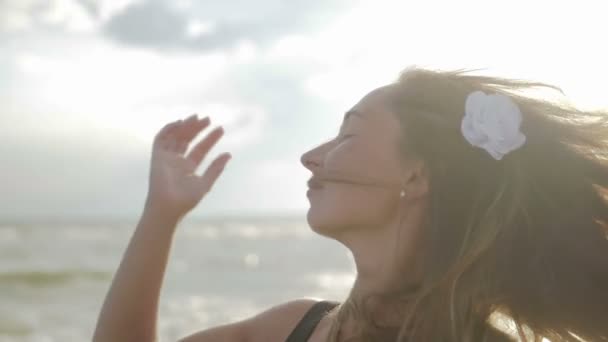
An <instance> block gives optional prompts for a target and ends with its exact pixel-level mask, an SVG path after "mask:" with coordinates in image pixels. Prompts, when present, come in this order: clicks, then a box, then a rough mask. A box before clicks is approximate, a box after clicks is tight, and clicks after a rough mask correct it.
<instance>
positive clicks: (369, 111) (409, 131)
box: [95, 68, 608, 342]
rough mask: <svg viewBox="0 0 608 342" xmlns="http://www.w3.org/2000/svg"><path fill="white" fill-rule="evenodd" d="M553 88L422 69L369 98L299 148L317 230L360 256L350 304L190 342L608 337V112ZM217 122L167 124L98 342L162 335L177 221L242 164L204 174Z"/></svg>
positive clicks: (305, 309) (267, 319)
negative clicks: (334, 129)
mask: <svg viewBox="0 0 608 342" xmlns="http://www.w3.org/2000/svg"><path fill="white" fill-rule="evenodd" d="M538 87H551V86H547V85H544V84H540V83H531V82H524V81H519V80H509V79H502V78H492V77H482V76H474V75H471V74H470V73H466V72H462V71H456V72H439V71H431V70H424V69H419V68H410V69H407V70H405V71H404V72H402V74H401V76H400V77H399V79H398V80H397V81H395V82H394V83H391V84H389V85H387V86H384V87H381V88H378V89H376V90H374V91H372V92H371V93H369V94H368V95H366V96H365V97H364V98H363V99H362V100H361V101H360V102H359V103H357V104H356V105H355V106H354V107H353V108H352V109H351V110H350V111H348V113H347V114H346V115H345V118H344V121H343V124H342V127H341V129H340V132H339V134H338V135H337V137H335V138H333V139H331V140H329V141H327V142H325V143H323V144H321V145H320V146H318V147H316V148H315V149H313V150H311V151H308V152H306V153H305V154H304V155H303V156H302V158H301V160H302V163H303V165H304V166H305V167H306V168H308V169H309V170H310V171H311V172H312V178H311V180H310V181H309V186H310V190H309V192H308V197H309V200H310V210H309V211H308V214H307V219H308V222H309V224H310V227H311V228H312V229H313V230H314V231H315V232H317V233H319V234H322V235H324V236H327V237H330V238H333V239H336V240H337V241H339V242H340V243H342V244H344V246H346V247H347V248H349V249H350V251H351V252H352V254H353V256H354V260H355V263H356V267H357V278H356V281H355V283H354V286H353V288H352V290H351V292H350V294H349V296H348V298H347V299H346V300H345V301H344V303H342V304H340V305H337V304H338V303H331V302H315V301H312V300H304V299H302V300H294V301H292V302H288V303H285V304H282V305H278V306H276V307H273V308H270V309H268V310H267V311H264V312H262V313H260V314H258V315H257V316H255V317H252V318H250V319H247V320H244V321H241V322H236V323H231V324H227V325H223V326H219V327H215V328H211V329H208V330H205V331H202V332H199V333H196V334H194V335H191V336H188V337H186V338H184V339H183V340H182V341H184V342H208V341H285V340H288V341H292V342H293V341H312V342H321V341H346V340H351V341H354V340H357V341H359V340H362V341H475V342H477V341H510V340H513V337H509V336H515V337H517V338H519V339H520V340H526V341H540V340H541V338H542V337H545V338H547V339H549V340H551V341H553V342H556V341H580V340H584V341H608V241H607V236H608V233H607V230H606V222H608V206H607V204H606V201H605V199H604V197H603V194H604V191H605V190H606V187H608V169H607V167H608V166H607V165H606V152H607V151H608V146H607V144H608V115H607V113H605V112H591V111H582V110H579V109H576V108H574V107H572V106H570V105H568V104H566V103H565V102H564V103H561V102H550V101H547V100H544V99H542V98H538V97H533V95H532V94H531V93H530V92H528V93H525V91H527V90H534V89H535V88H538ZM208 125H209V119H203V120H198V119H197V118H196V117H195V116H192V117H190V118H188V119H186V120H184V121H182V120H179V121H178V122H173V123H171V124H169V125H167V126H165V127H164V128H163V129H162V130H161V131H160V132H159V133H158V135H157V136H156V138H155V140H154V148H153V153H152V161H151V173H150V189H149V194H148V199H147V202H146V206H145V209H144V213H143V215H142V217H141V221H140V222H139V224H138V226H137V228H136V230H135V233H134V236H133V238H132V240H131V242H130V244H129V247H128V249H127V251H126V254H125V256H124V259H123V261H122V263H121V265H120V268H119V269H118V272H117V274H116V276H115V279H114V281H113V284H112V287H111V289H110V291H109V293H108V295H107V298H106V301H105V303H104V306H103V309H102V311H101V314H100V317H99V321H98V324H97V330H96V332H95V341H153V340H154V339H155V334H156V316H157V307H158V297H159V293H160V287H161V282H162V278H163V273H164V270H165V265H166V263H167V257H168V254H169V248H170V244H171V239H172V236H173V234H174V232H175V228H176V226H177V224H178V222H179V221H180V219H181V218H183V217H184V215H186V213H188V212H189V211H190V210H191V209H192V208H193V207H195V206H196V204H197V203H198V202H199V201H200V200H201V198H202V197H204V195H205V194H206V193H208V192H209V190H210V189H211V188H212V186H213V184H214V182H215V181H216V179H217V178H218V176H219V175H220V174H221V172H222V170H223V168H224V167H225V165H226V163H227V162H228V160H229V158H230V155H229V154H222V155H220V156H219V157H217V158H216V159H215V160H214V161H213V162H212V163H211V165H210V166H209V168H208V169H207V170H206V171H205V173H204V174H203V175H202V176H200V177H199V176H197V175H194V174H192V173H193V172H194V170H195V169H196V167H197V166H198V165H199V164H200V162H201V160H202V159H203V158H204V157H205V156H206V153H207V151H208V150H209V148H210V147H211V146H213V145H214V144H215V143H216V142H217V141H218V139H220V137H221V135H222V130H221V128H219V129H216V130H214V131H212V132H211V133H209V134H208V136H207V137H206V138H205V139H204V140H202V141H201V142H200V143H199V144H197V145H196V146H194V147H193V148H192V150H191V151H190V152H189V153H188V154H187V155H185V156H184V153H185V152H186V149H187V147H188V144H189V143H190V142H191V141H192V139H193V138H194V137H195V136H196V135H197V134H198V133H199V132H200V131H201V130H202V129H204V128H205V127H206V126H208ZM142 284H145V286H142ZM497 315H502V316H507V317H509V318H510V319H511V322H512V323H514V324H513V326H515V329H512V330H511V331H508V329H507V327H506V326H504V325H500V324H499V323H500V322H499V321H497V319H496V317H499V316H497Z"/></svg>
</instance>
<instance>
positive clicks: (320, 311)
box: [285, 300, 339, 342]
mask: <svg viewBox="0 0 608 342" xmlns="http://www.w3.org/2000/svg"><path fill="white" fill-rule="evenodd" d="M338 304H339V303H337V302H330V301H325V300H324V301H320V302H317V303H315V304H314V305H313V306H312V307H311V308H310V309H308V311H307V312H306V314H305V315H304V317H302V319H301V320H300V322H299V323H298V325H297V326H296V327H295V328H294V329H293V331H292V332H291V334H290V335H289V337H287V340H286V341H285V342H306V341H308V338H309V337H310V335H312V332H313V331H314V330H315V328H316V327H317V324H319V322H320V321H321V319H322V318H323V316H325V314H327V313H328V312H329V311H331V309H333V308H335V307H336V306H337V305H338Z"/></svg>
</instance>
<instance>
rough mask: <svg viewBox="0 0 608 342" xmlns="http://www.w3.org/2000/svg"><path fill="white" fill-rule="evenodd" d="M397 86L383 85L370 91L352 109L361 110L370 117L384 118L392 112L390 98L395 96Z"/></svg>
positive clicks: (361, 112) (363, 114)
mask: <svg viewBox="0 0 608 342" xmlns="http://www.w3.org/2000/svg"><path fill="white" fill-rule="evenodd" d="M394 92H395V87H394V86H391V85H387V86H382V87H379V88H376V89H374V90H372V91H370V92H369V93H368V94H367V95H365V96H363V98H361V100H360V101H359V102H358V103H357V104H356V105H355V106H354V107H353V108H352V109H351V110H353V111H357V112H359V113H360V114H361V115H362V116H365V117H367V118H369V119H372V117H375V118H376V119H380V120H381V119H382V117H383V116H387V115H388V114H390V106H389V103H390V101H389V99H390V98H391V97H392V96H393V94H394Z"/></svg>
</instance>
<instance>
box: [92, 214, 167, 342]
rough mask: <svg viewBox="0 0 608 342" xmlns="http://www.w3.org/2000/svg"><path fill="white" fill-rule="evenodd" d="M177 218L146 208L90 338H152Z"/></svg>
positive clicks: (97, 340)
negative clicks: (158, 213) (93, 333)
mask: <svg viewBox="0 0 608 342" xmlns="http://www.w3.org/2000/svg"><path fill="white" fill-rule="evenodd" d="M176 225H177V221H176V220H175V219H173V218H170V217H163V216H162V215H157V214H155V213H154V212H151V211H150V210H148V209H146V210H144V214H143V215H142V216H141V219H140V221H139V224H138V225H137V228H136V229H135V232H134V234H133V237H132V238H131V241H130V242H129V246H128V248H127V250H126V252H125V254H124V257H123V259H122V262H121V263H120V266H119V268H118V271H117V272H116V274H115V275H114V280H113V281H112V285H111V287H110V290H109V292H108V294H107V296H106V299H105V302H104V304H103V308H102V310H101V313H100V315H99V320H98V322H97V328H96V329H95V335H94V338H93V340H94V341H95V342H110V341H116V342H120V341H142V342H145V341H154V340H155V339H156V318H157V312H158V299H159V296H160V291H161V286H162V281H163V276H164V274H165V268H166V266H167V260H168V259H169V251H170V248H171V241H172V239H173V232H174V231H175V226H176Z"/></svg>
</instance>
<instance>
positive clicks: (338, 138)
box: [336, 134, 355, 142]
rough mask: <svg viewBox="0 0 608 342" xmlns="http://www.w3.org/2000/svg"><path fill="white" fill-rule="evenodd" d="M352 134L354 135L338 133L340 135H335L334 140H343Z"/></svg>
mask: <svg viewBox="0 0 608 342" xmlns="http://www.w3.org/2000/svg"><path fill="white" fill-rule="evenodd" d="M353 136H355V134H340V135H338V137H336V140H337V141H338V142H342V141H344V140H346V139H348V138H350V137H353Z"/></svg>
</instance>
